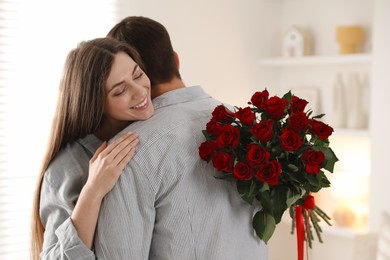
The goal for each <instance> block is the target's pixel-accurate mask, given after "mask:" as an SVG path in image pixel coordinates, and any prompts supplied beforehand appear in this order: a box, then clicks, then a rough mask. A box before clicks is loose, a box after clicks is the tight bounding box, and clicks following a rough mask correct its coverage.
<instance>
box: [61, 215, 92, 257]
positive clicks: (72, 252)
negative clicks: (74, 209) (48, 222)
mask: <svg viewBox="0 0 390 260" xmlns="http://www.w3.org/2000/svg"><path fill="white" fill-rule="evenodd" d="M55 233H56V235H57V237H58V241H59V243H60V244H61V248H62V250H63V252H64V254H65V255H66V256H67V258H68V259H72V260H73V259H74V260H79V259H83V260H86V259H88V260H89V259H91V260H94V259H95V255H94V253H93V252H92V250H91V249H89V248H88V247H87V246H86V245H85V244H84V243H83V242H82V241H81V239H80V238H79V236H78V234H77V231H76V228H75V227H74V225H73V223H72V220H71V219H70V218H68V219H67V220H65V221H64V223H62V224H61V226H59V227H58V228H57V230H56V231H55Z"/></svg>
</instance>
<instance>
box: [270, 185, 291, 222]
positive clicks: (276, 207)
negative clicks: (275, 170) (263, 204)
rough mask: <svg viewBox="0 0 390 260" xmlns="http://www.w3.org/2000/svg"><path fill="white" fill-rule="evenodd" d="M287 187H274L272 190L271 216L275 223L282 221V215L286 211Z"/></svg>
mask: <svg viewBox="0 0 390 260" xmlns="http://www.w3.org/2000/svg"><path fill="white" fill-rule="evenodd" d="M287 192H288V187H287V186H284V185H283V186H275V187H274V189H273V190H272V194H271V201H272V205H273V211H272V213H273V216H274V218H275V222H276V223H279V222H280V221H281V219H282V216H283V213H284V212H285V211H286V209H287V204H286V200H287Z"/></svg>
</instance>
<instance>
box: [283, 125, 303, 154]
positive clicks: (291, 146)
mask: <svg viewBox="0 0 390 260" xmlns="http://www.w3.org/2000/svg"><path fill="white" fill-rule="evenodd" d="M280 145H281V146H282V148H283V149H284V150H286V151H295V150H297V149H298V148H299V147H301V146H302V139H301V137H300V136H299V135H298V134H296V133H295V132H294V131H292V130H290V129H283V130H282V135H281V137H280Z"/></svg>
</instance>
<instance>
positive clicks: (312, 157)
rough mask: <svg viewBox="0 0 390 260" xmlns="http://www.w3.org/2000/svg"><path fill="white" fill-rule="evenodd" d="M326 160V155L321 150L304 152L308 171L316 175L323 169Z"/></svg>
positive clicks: (303, 157)
mask: <svg viewBox="0 0 390 260" xmlns="http://www.w3.org/2000/svg"><path fill="white" fill-rule="evenodd" d="M324 160H325V155H324V153H323V152H321V151H314V150H306V151H304V152H303V154H302V161H303V164H304V165H305V169H306V172H307V173H308V174H310V175H316V174H317V173H319V172H320V170H321V163H322V162H323V161H324Z"/></svg>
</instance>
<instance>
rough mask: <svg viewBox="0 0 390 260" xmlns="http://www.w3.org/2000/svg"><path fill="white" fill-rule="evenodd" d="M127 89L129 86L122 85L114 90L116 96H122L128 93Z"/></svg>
mask: <svg viewBox="0 0 390 260" xmlns="http://www.w3.org/2000/svg"><path fill="white" fill-rule="evenodd" d="M126 91H127V86H126V85H122V86H120V87H118V88H117V89H116V91H115V92H114V96H120V95H122V94H124V93H126Z"/></svg>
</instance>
